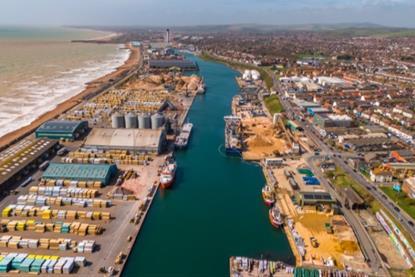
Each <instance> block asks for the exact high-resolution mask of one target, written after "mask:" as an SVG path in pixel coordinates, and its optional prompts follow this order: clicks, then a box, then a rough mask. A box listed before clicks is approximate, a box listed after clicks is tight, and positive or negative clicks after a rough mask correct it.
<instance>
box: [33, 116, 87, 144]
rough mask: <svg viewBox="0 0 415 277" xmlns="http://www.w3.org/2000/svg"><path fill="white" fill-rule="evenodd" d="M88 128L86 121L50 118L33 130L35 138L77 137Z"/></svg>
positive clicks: (73, 138) (74, 138)
mask: <svg viewBox="0 0 415 277" xmlns="http://www.w3.org/2000/svg"><path fill="white" fill-rule="evenodd" d="M87 130H88V121H68V120H51V121H47V122H45V123H43V124H42V125H41V126H40V127H39V128H38V129H37V130H36V132H35V134H36V137H37V138H50V139H68V140H76V139H79V138H80V137H81V136H82V135H83V134H84V133H85V132H86V131H87Z"/></svg>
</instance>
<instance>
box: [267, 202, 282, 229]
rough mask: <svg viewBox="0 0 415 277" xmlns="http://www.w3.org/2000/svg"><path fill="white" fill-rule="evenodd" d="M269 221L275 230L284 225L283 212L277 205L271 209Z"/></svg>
mask: <svg viewBox="0 0 415 277" xmlns="http://www.w3.org/2000/svg"><path fill="white" fill-rule="evenodd" d="M268 214H269V220H270V222H271V224H272V226H274V227H275V228H280V227H281V225H282V223H283V222H282V216H281V212H280V210H279V209H278V207H277V206H276V205H274V206H273V207H272V208H271V209H269V212H268Z"/></svg>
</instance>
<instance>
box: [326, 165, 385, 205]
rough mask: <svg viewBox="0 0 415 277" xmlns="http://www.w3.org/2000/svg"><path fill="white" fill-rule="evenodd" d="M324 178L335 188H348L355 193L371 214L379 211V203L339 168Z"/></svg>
mask: <svg viewBox="0 0 415 277" xmlns="http://www.w3.org/2000/svg"><path fill="white" fill-rule="evenodd" d="M326 176H327V178H328V179H329V180H331V182H332V183H333V184H334V185H335V186H336V187H338V188H346V187H349V188H352V189H353V190H354V191H356V192H357V194H359V195H360V197H362V199H363V200H364V201H365V202H366V203H367V204H368V206H369V207H370V208H371V210H372V211H373V212H377V211H378V210H379V208H380V203H378V202H377V201H376V200H375V199H374V198H373V196H372V195H371V194H370V193H369V192H368V191H367V190H366V189H365V188H364V187H362V186H361V185H360V184H359V183H357V182H356V181H355V180H353V178H352V177H350V176H349V175H347V174H346V173H345V172H344V171H343V170H342V169H341V168H339V167H337V168H336V171H334V172H328V173H327V174H326Z"/></svg>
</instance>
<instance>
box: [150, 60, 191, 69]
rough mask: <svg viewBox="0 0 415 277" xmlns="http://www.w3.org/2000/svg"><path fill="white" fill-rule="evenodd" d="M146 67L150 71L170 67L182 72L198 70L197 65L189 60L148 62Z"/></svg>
mask: <svg viewBox="0 0 415 277" xmlns="http://www.w3.org/2000/svg"><path fill="white" fill-rule="evenodd" d="M148 65H149V67H150V69H170V68H172V67H177V68H180V70H183V71H195V70H199V66H198V65H197V63H196V62H193V61H190V60H178V59H175V60H150V61H149V62H148Z"/></svg>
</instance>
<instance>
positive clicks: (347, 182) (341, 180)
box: [326, 167, 415, 247]
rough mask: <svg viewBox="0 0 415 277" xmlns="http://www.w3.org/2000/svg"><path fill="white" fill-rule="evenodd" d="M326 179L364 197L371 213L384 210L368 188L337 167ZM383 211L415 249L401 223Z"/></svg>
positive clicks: (414, 243)
mask: <svg viewBox="0 0 415 277" xmlns="http://www.w3.org/2000/svg"><path fill="white" fill-rule="evenodd" d="M326 177H327V179H329V180H330V181H331V182H332V183H333V184H334V185H335V186H336V187H338V188H341V187H351V188H353V189H354V190H355V191H356V192H357V193H358V194H359V195H360V197H362V198H363V200H365V202H366V203H367V205H368V206H369V208H370V211H372V213H373V214H374V213H376V212H378V211H379V210H380V209H382V204H380V202H379V201H377V200H376V199H375V198H374V197H373V196H372V195H371V194H370V193H369V192H368V191H367V190H366V188H364V187H362V186H361V185H360V184H359V183H357V182H356V181H354V180H353V179H352V178H351V177H350V176H349V175H347V174H346V173H345V172H344V171H343V170H342V169H341V168H339V167H337V168H336V171H334V172H328V173H327V174H326ZM333 177H335V178H334V179H333ZM390 189H391V190H392V188H390ZM382 190H383V188H382ZM392 192H393V191H392ZM385 193H386V194H388V192H386V191H385ZM388 196H389V197H390V195H389V194H388ZM391 199H394V198H393V197H391ZM401 207H402V206H401ZM402 209H403V210H405V209H404V207H402ZM382 210H383V211H384V212H385V213H386V214H387V215H388V216H389V218H391V219H392V221H393V222H394V223H395V224H396V226H397V227H398V228H399V229H400V230H401V232H402V234H403V235H404V236H405V237H406V238H407V239H408V241H409V243H410V244H411V245H412V247H415V242H414V241H413V240H412V239H411V236H410V235H409V234H408V232H407V231H406V230H405V229H404V228H403V227H402V225H401V223H400V222H399V221H396V220H395V219H394V217H393V216H392V215H391V214H390V213H389V212H388V211H387V210H386V209H382ZM414 211H415V209H414ZM410 215H411V216H412V214H410Z"/></svg>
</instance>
